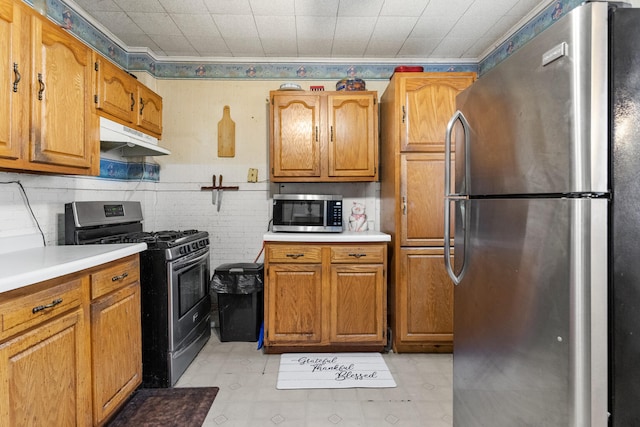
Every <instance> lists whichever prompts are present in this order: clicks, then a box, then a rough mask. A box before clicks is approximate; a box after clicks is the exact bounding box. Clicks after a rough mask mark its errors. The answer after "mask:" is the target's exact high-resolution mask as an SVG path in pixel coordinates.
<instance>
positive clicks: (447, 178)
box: [444, 110, 469, 198]
mask: <svg viewBox="0 0 640 427" xmlns="http://www.w3.org/2000/svg"><path fill="white" fill-rule="evenodd" d="M456 121H460V124H461V125H462V129H463V130H464V152H463V153H462V156H464V176H463V179H464V181H463V182H464V187H463V189H462V190H463V191H468V188H469V185H468V184H469V183H468V182H467V180H468V177H469V174H468V173H467V172H468V171H467V168H468V165H469V150H468V149H467V146H468V145H469V122H468V121H467V118H466V117H465V116H464V114H462V111H460V110H458V111H456V112H455V113H454V115H453V116H452V117H451V120H449V123H448V124H447V131H446V134H445V139H444V197H446V198H451V197H456V196H460V194H459V193H458V194H456V193H452V192H451V134H452V133H453V127H454V126H455V124H456ZM458 155H460V154H458ZM454 190H455V189H454Z"/></svg>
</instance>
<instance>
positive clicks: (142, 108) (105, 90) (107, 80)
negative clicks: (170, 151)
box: [93, 52, 162, 138]
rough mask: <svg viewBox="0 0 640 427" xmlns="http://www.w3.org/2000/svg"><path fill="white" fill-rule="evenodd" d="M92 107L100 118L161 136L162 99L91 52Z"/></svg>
mask: <svg viewBox="0 0 640 427" xmlns="http://www.w3.org/2000/svg"><path fill="white" fill-rule="evenodd" d="M94 69H95V75H96V88H95V95H94V100H93V101H94V104H95V108H96V111H97V113H98V114H99V115H100V116H103V117H106V118H108V119H110V120H114V121H116V122H119V123H122V124H123V125H125V126H129V127H131V128H133V129H137V130H139V131H140V132H144V133H146V134H149V135H153V136H154V137H156V138H161V137H162V97H161V96H160V95H158V94H157V93H155V92H153V91H152V90H151V89H149V88H148V87H146V86H145V85H143V84H142V83H140V82H139V81H138V80H137V79H136V78H135V77H133V76H132V75H130V74H129V73H127V72H126V71H125V70H123V69H121V68H120V67H118V66H117V65H115V64H114V63H112V62H111V61H109V60H108V59H106V58H105V57H103V56H102V55H100V54H98V53H95V52H94Z"/></svg>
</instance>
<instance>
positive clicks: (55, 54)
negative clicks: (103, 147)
mask: <svg viewBox="0 0 640 427" xmlns="http://www.w3.org/2000/svg"><path fill="white" fill-rule="evenodd" d="M32 27H33V42H34V44H35V48H34V49H33V51H34V54H35V57H34V58H33V67H32V69H33V71H32V84H31V86H32V101H31V103H32V127H31V142H32V144H31V153H30V161H31V162H36V163H44V164H51V165H59V166H70V167H74V168H78V169H85V172H80V173H86V174H88V173H96V174H97V173H98V170H99V149H100V148H99V141H98V125H97V118H96V116H95V115H94V114H93V112H92V106H91V104H92V99H91V98H92V94H93V84H92V81H93V80H92V70H91V67H92V64H93V63H92V60H91V58H92V52H91V49H89V48H88V47H87V46H85V45H84V44H82V43H81V42H80V41H78V40H77V39H75V38H73V37H72V36H70V35H69V34H68V33H66V32H65V31H64V30H62V29H60V28H58V27H57V26H55V25H54V24H53V23H51V22H49V21H44V20H43V19H42V18H40V17H38V16H34V17H33V18H32ZM91 168H93V171H90V169H91Z"/></svg>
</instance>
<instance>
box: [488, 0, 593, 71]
mask: <svg viewBox="0 0 640 427" xmlns="http://www.w3.org/2000/svg"><path fill="white" fill-rule="evenodd" d="M582 3H584V0H563V1H554V2H553V3H552V4H550V5H549V6H548V7H547V8H546V9H544V10H543V11H542V12H540V13H539V14H538V15H536V16H535V17H534V18H533V19H532V20H530V21H529V22H527V23H526V24H525V25H524V26H523V27H522V28H521V29H519V30H518V31H516V32H515V34H513V35H512V36H511V37H509V38H508V39H507V40H505V41H504V42H503V43H502V44H500V46H498V47H497V48H496V49H495V50H493V51H492V52H491V53H490V54H489V55H487V56H486V57H485V58H484V59H483V60H482V61H480V63H479V64H478V74H479V75H480V76H482V75H483V74H484V73H486V72H487V71H489V70H490V69H492V68H493V67H495V66H496V65H498V64H499V63H500V62H502V61H504V60H505V59H506V58H507V57H508V56H509V55H511V54H512V53H513V52H515V51H516V50H518V49H520V48H521V47H522V46H524V45H525V44H526V43H527V42H528V41H529V40H531V39H532V38H533V37H535V36H536V35H538V34H540V33H541V32H542V31H544V30H545V29H547V28H548V27H549V26H550V25H551V24H553V23H554V22H555V21H557V20H558V19H560V18H561V17H562V16H564V15H566V14H567V12H569V11H570V10H572V9H574V8H575V7H577V6H579V5H581V4H582Z"/></svg>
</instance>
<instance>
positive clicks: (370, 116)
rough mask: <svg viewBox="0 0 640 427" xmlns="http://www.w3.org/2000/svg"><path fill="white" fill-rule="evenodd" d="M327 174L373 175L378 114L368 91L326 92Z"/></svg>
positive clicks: (373, 99)
mask: <svg viewBox="0 0 640 427" xmlns="http://www.w3.org/2000/svg"><path fill="white" fill-rule="evenodd" d="M328 101H329V176H330V177H373V176H376V168H377V160H378V157H377V146H378V144H377V141H378V114H377V108H378V106H377V103H376V98H375V96H372V95H371V94H364V95H358V93H357V92H356V93H350V94H346V95H342V94H340V95H330V96H329V97H328Z"/></svg>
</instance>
